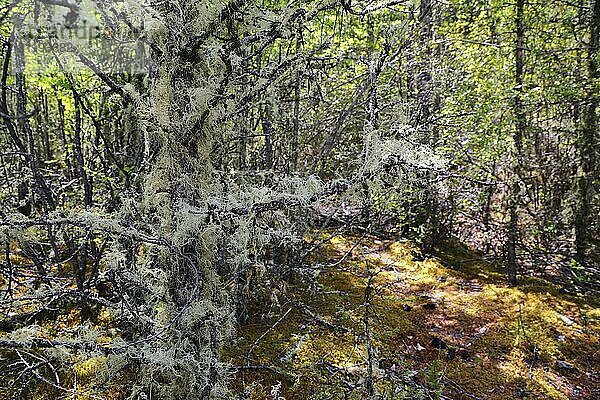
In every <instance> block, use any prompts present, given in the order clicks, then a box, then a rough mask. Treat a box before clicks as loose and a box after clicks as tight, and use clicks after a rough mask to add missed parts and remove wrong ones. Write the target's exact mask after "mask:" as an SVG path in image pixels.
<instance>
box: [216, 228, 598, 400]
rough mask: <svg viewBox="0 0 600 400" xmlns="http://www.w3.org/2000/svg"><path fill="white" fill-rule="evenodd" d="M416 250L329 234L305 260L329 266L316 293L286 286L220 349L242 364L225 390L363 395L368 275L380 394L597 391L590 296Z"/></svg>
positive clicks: (565, 395) (453, 251)
mask: <svg viewBox="0 0 600 400" xmlns="http://www.w3.org/2000/svg"><path fill="white" fill-rule="evenodd" d="M324 237H326V236H324ZM358 240H360V242H359V243H358V245H357V244H356V243H357V241H358ZM348 252H350V253H349V255H348V257H346V258H345V259H344V261H343V262H341V263H339V264H336V261H337V260H340V259H341V258H342V257H343V256H344V255H345V254H346V253H348ZM417 254H418V249H417V248H416V247H414V246H413V245H412V244H410V243H408V242H399V241H389V240H379V239H377V238H374V237H362V238H358V237H352V236H348V237H343V236H333V237H331V238H330V239H329V240H327V242H326V243H325V244H324V246H323V247H322V249H321V251H320V252H319V253H318V254H316V255H313V257H312V259H311V260H310V263H321V264H326V263H330V264H335V266H333V267H327V266H324V267H323V269H322V270H321V271H320V275H319V278H318V282H319V287H318V289H317V290H313V291H309V290H307V289H305V288H302V287H301V285H298V286H294V285H287V286H286V288H285V295H284V297H286V298H287V302H286V301H284V300H281V301H280V307H281V312H273V313H272V315H263V316H262V317H260V316H258V315H255V316H253V319H252V323H251V324H249V325H247V326H243V327H241V329H240V339H239V340H238V342H237V343H236V344H235V345H234V346H232V347H230V348H229V349H228V350H227V352H226V357H227V358H228V360H230V361H231V362H232V363H233V364H235V365H241V366H252V368H248V367H247V368H246V369H244V370H242V371H241V372H238V373H237V374H236V375H235V381H234V387H235V388H236V389H237V390H242V388H245V389H246V392H248V393H252V395H251V398H254V399H272V398H275V399H277V398H281V397H282V398H285V399H288V400H290V399H347V398H356V399H359V398H365V397H366V390H367V389H366V384H365V380H366V377H367V369H366V365H367V363H366V360H367V351H366V341H365V338H366V336H365V310H366V307H365V292H366V288H367V283H368V281H369V277H370V278H371V283H372V293H373V300H372V303H371V304H372V308H371V309H370V312H371V315H370V318H369V322H370V326H371V339H372V346H373V348H374V350H375V353H376V356H375V358H374V359H375V367H376V368H375V372H374V381H375V390H376V391H378V392H379V393H380V394H381V395H382V397H383V398H395V399H401V398H420V397H419V396H424V397H423V398H450V399H470V398H471V399H476V398H479V399H520V398H529V399H557V400H558V399H590V400H591V399H597V398H600V308H598V307H599V305H598V302H597V299H595V298H593V297H587V298H586V297H581V296H570V295H568V294H565V293H561V290H560V288H558V287H556V286H554V285H552V284H551V283H549V282H546V281H544V280H541V279H533V278H523V279H522V280H521V284H520V285H519V286H517V287H509V286H507V285H506V284H505V283H504V275H503V273H502V270H501V267H500V266H497V265H492V264H487V263H485V262H483V261H480V260H479V261H468V262H461V260H476V259H477V258H478V257H476V255H474V254H473V252H470V251H468V249H466V248H464V247H462V246H459V245H456V244H453V243H447V244H443V245H441V246H440V251H439V257H440V258H439V259H437V258H429V259H425V260H422V261H417V260H415V257H414V256H415V255H417ZM275 292H277V291H276V290H275ZM299 303H301V304H302V305H303V306H298V305H297V304H299ZM304 306H305V307H307V308H308V309H309V310H310V312H306V310H304V311H303V309H302V307H304ZM288 310H290V311H289V312H288ZM271 311H273V310H271ZM286 312H287V314H286ZM282 315H285V317H283V318H282ZM250 349H252V351H250V352H249V350H250ZM248 355H250V357H248ZM411 387H412V388H413V389H411ZM414 388H417V389H418V390H415V389H414ZM417 392H419V393H420V394H419V393H417Z"/></svg>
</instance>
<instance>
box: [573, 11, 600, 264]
mask: <svg viewBox="0 0 600 400" xmlns="http://www.w3.org/2000/svg"><path fill="white" fill-rule="evenodd" d="M591 8H592V15H591V18H590V26H589V29H590V37H589V41H588V44H587V87H586V93H585V106H584V116H583V128H582V129H581V130H580V134H579V137H578V138H577V147H578V160H577V163H578V166H577V178H576V192H577V203H576V205H575V221H574V225H575V260H576V261H577V262H579V263H580V264H582V265H584V264H585V262H586V250H587V239H588V234H587V231H588V229H589V223H590V204H591V202H592V197H593V184H594V172H595V165H596V160H595V154H594V152H595V146H596V134H597V130H598V115H597V108H598V98H597V90H596V88H597V83H596V80H597V79H598V77H599V74H598V65H597V62H596V57H597V55H598V47H599V45H600V0H594V1H593V3H592V4H591Z"/></svg>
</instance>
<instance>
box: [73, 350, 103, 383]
mask: <svg viewBox="0 0 600 400" xmlns="http://www.w3.org/2000/svg"><path fill="white" fill-rule="evenodd" d="M106 361H107V358H106V357H105V356H100V357H93V358H89V359H87V360H84V361H81V362H78V363H76V364H75V365H74V366H73V372H74V373H75V375H76V376H77V381H78V382H81V383H83V384H88V383H90V382H93V381H95V382H101V381H103V380H104V379H105V377H106V376H107V375H108V365H107V363H106Z"/></svg>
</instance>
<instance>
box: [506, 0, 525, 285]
mask: <svg viewBox="0 0 600 400" xmlns="http://www.w3.org/2000/svg"><path fill="white" fill-rule="evenodd" d="M524 8H525V0H517V15H516V25H517V37H516V47H515V85H516V86H515V91H516V94H515V99H514V117H515V133H514V135H513V145H514V149H513V153H514V159H513V166H512V167H513V171H512V172H511V178H510V182H509V195H508V196H509V199H508V213H509V222H508V229H507V244H506V261H507V270H508V271H507V272H508V281H509V283H510V284H511V285H514V284H516V283H517V270H518V258H517V245H518V237H519V197H520V192H521V190H520V184H519V183H520V182H519V180H520V175H521V171H522V168H523V152H522V149H523V138H524V136H525V131H526V128H527V120H526V115H525V109H524V104H523V98H522V96H523V65H524V47H523V46H524V39H525V29H524V26H523V12H524Z"/></svg>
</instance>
